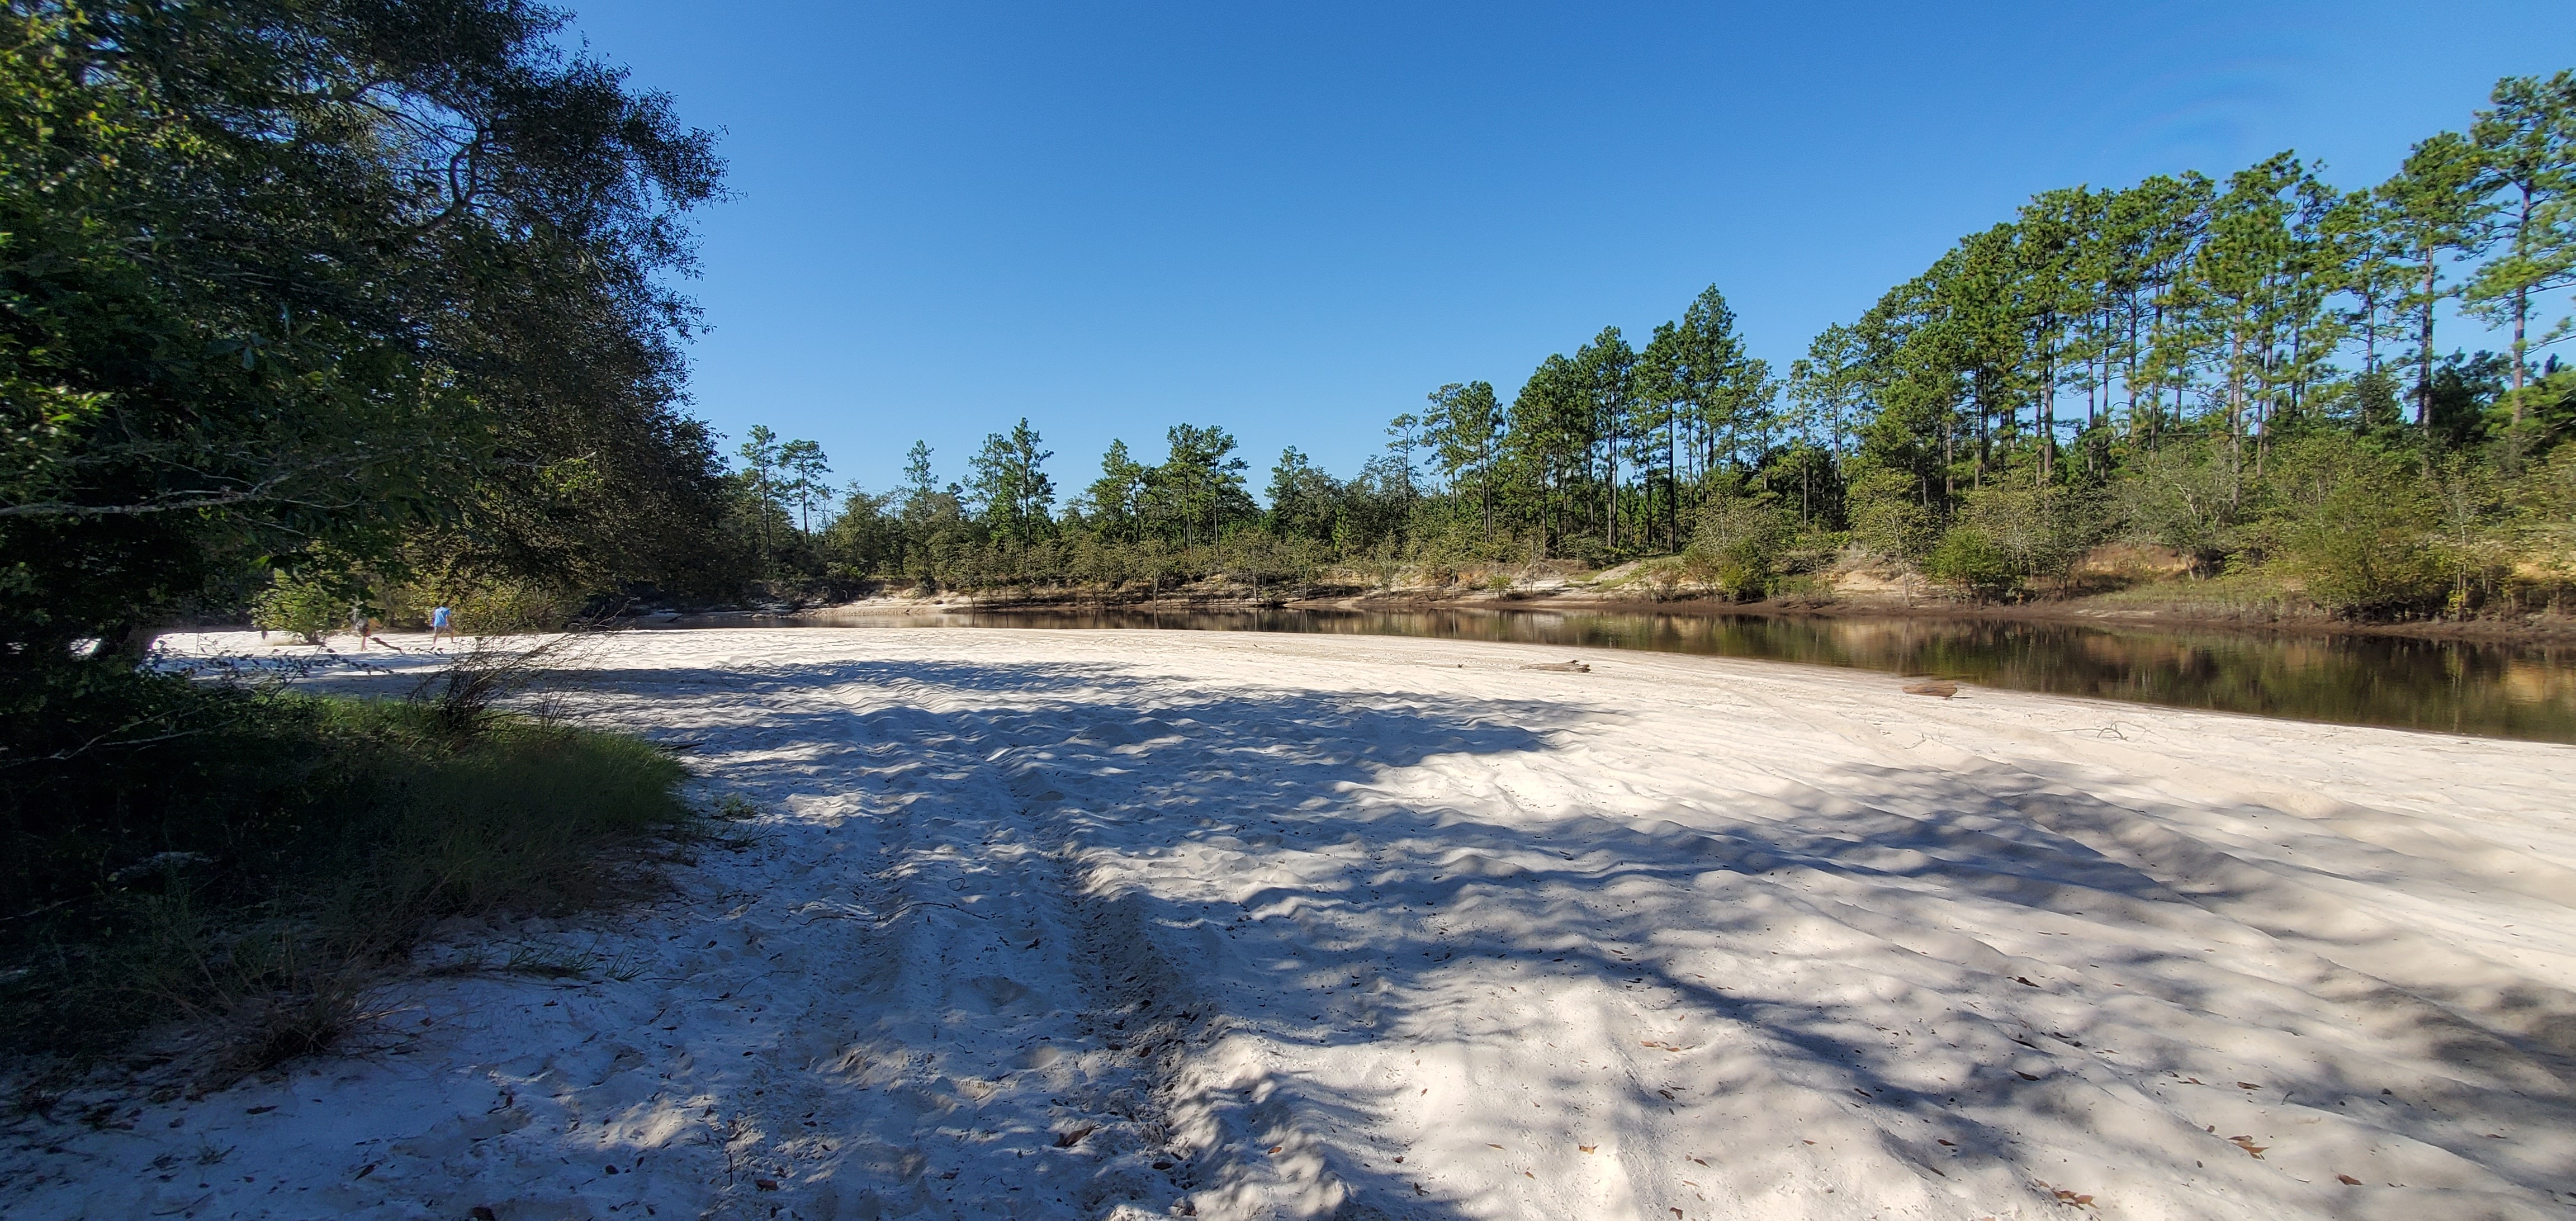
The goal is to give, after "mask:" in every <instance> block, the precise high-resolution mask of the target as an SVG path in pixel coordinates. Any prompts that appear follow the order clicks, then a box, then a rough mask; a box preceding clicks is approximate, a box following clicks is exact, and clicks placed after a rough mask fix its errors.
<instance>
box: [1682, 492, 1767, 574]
mask: <svg viewBox="0 0 2576 1221" xmlns="http://www.w3.org/2000/svg"><path fill="white" fill-rule="evenodd" d="M1790 525H1791V523H1790V522H1789V520H1788V518H1787V516H1786V515H1784V514H1783V513H1781V511H1780V510H1779V509H1778V508H1777V507H1776V506H1774V505H1772V504H1771V503H1770V502H1769V501H1768V500H1767V499H1762V498H1757V497H1750V496H1729V497H1722V498H1719V499H1716V500H1712V501H1710V502H1709V503H1708V506H1707V507H1706V508H1704V509H1702V510H1701V511H1700V519H1699V528H1698V529H1697V530H1696V531H1695V532H1693V534H1692V535H1691V542H1690V547H1689V549H1688V550H1687V551H1686V552H1685V553H1684V556H1685V561H1686V563H1687V564H1688V565H1689V567H1690V569H1691V570H1692V571H1693V572H1694V573H1696V574H1699V575H1701V576H1703V577H1704V578H1705V579H1707V581H1708V582H1709V583H1710V584H1712V585H1715V586H1716V587H1718V588H1719V589H1720V590H1723V591H1725V593H1726V594H1727V596H1729V597H1732V598H1739V599H1742V598H1758V597H1760V596H1762V595H1763V594H1765V593H1767V592H1769V590H1770V587H1771V579H1772V577H1774V576H1775V575H1777V573H1776V571H1775V570H1776V567H1777V565H1778V563H1779V559H1780V553H1781V551H1782V550H1783V549H1785V548H1786V547H1787V545H1788V541H1789V534H1790Z"/></svg>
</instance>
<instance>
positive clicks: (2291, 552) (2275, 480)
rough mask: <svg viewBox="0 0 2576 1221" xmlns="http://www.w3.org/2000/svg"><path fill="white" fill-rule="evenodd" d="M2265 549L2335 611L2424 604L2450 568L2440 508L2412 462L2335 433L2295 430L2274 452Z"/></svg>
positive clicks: (2434, 598) (2435, 596)
mask: <svg viewBox="0 0 2576 1221" xmlns="http://www.w3.org/2000/svg"><path fill="white" fill-rule="evenodd" d="M2273 461H2274V464H2275V471H2274V473H2273V476H2272V478H2271V480H2270V482H2271V484H2272V487H2273V489H2274V492H2273V499H2272V503H2271V504H2270V505H2269V512H2268V513H2267V514H2266V519H2265V520H2264V521H2263V522H2262V523H2261V527H2262V529H2261V532H2260V533H2261V536H2262V537H2265V538H2267V539H2269V541H2270V547H2269V549H2268V550H2269V554H2268V555H2267V556H2266V557H2265V558H2266V559H2267V561H2268V562H2269V563H2271V564H2273V565H2274V566H2276V567H2278V568H2281V569H2285V570H2287V572H2288V573H2289V574H2290V575H2292V576H2294V577H2296V578H2297V579H2298V580H2299V582H2300V583H2301V585H2302V586H2303V587H2304V588H2305V590H2306V592H2307V595H2308V597H2309V599H2310V600H2312V601H2314V602H2315V603H2316V604H2317V605H2319V606H2322V607H2325V608H2326V609H2328V610H2331V611H2335V612H2337V613H2339V614H2365V613H2368V614H2385V613H2391V612H2407V611H2420V610H2428V609H2431V608H2432V607H2434V606H2437V605H2439V604H2440V602H2441V597H2442V590H2443V587H2444V585H2445V584H2446V578H2447V576H2448V574H2447V572H2446V571H2445V565H2444V562H2443V561H2444V556H2443V555H2442V552H2441V548H2440V546H2439V539H2438V536H2437V535H2436V533H2435V530H2436V529H2437V527H2438V524H2439V522H2440V521H2441V517H2442V515H2441V513H2440V512H2439V511H2438V505H2437V504H2436V503H2435V499H2434V496H2433V495H2432V490H2431V489H2430V488H2429V487H2427V486H2426V482H2425V478H2424V476H2423V473H2422V470H2421V467H2420V465H2418V464H2417V463H2414V462H2410V461H2408V460H2407V458H2406V457H2405V456H2403V455H2398V454H2389V453H2382V452H2379V451H2377V450H2374V449H2372V448H2370V447H2368V446H2365V445H2363V444H2360V443H2358V442H2356V441H2354V440H2352V439H2350V438H2345V437H2340V436H2332V435H2327V436H2317V437H2309V438H2302V439H2300V440H2299V441H2298V442H2297V443H2295V444H2290V445H2284V446H2282V447H2281V448H2280V449H2279V450H2277V451H2276V452H2275V453H2274V455H2273Z"/></svg>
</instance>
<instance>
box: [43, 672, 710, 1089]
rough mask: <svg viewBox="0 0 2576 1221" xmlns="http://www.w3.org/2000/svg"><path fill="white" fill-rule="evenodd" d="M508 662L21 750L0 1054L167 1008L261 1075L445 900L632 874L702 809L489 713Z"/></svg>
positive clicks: (518, 720)
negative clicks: (109, 739) (25, 755)
mask: <svg viewBox="0 0 2576 1221" xmlns="http://www.w3.org/2000/svg"><path fill="white" fill-rule="evenodd" d="M506 678H507V676H504V681H492V680H488V679H485V678H481V677H478V678H477V680H476V681H475V682H472V683H469V684H459V685H457V691H458V693H459V694H460V695H461V696H462V697H463V698H460V699H455V700H442V699H439V698H436V695H437V694H441V693H433V695H432V697H431V698H424V699H417V700H414V701H410V702H377V701H357V700H337V699H318V698H313V697H307V696H300V695H292V694H286V693H283V692H278V691H247V692H245V691H216V692H204V691H184V690H182V691H177V692H171V691H166V690H165V691H161V692H158V693H147V694H157V695H158V696H160V697H162V698H163V700H164V702H165V703H167V704H169V705H170V706H171V708H172V709H173V711H171V712H170V714H169V715H168V716H165V717H163V718H162V722H163V723H166V724H171V725H178V726H181V727H182V728H181V729H180V730H178V731H175V732H173V733H170V734H167V735H164V736H160V737H158V738H157V740H156V741H154V742H151V743H147V744H144V745H143V746H142V747H141V748H126V749H120V750H109V751H98V752H90V753H83V752H77V751H76V752H72V753H70V754H65V755H64V756H63V757H62V758H61V759H58V760H52V761H51V762H50V763H49V762H48V761H47V760H46V759H45V758H44V757H41V756H39V757H34V758H31V759H30V760H29V762H28V764H27V765H25V766H22V767H21V768H20V769H19V776H18V777H11V778H10V779H20V778H23V779H25V780H27V781H29V782H31V783H29V784H28V785H27V786H25V787H20V788H15V789H13V790H12V791H10V792H9V793H8V794H7V795H6V796H0V865H5V867H6V873H7V876H10V877H14V878H17V879H23V880H28V881H31V882H37V883H39V885H35V886H30V887H27V888H25V889H24V890H22V893H23V894H25V895H26V897H27V899H28V900H29V901H28V902H27V904H26V910H24V911H17V912H5V913H0V1049H6V1050H12V1051H19V1052H36V1053H48V1054H53V1055H58V1056H67V1057H71V1058H73V1059H75V1060H76V1059H79V1058H83V1057H90V1056H95V1055H98V1054H101V1053H104V1052H108V1051H112V1050H114V1049H116V1048H117V1047H118V1046H120V1045H121V1044H123V1043H124V1042H126V1041H127V1040H129V1039H130V1038H131V1037H132V1036H133V1035H135V1034H136V1033H138V1032H140V1031H143V1030H145V1029H147V1028H151V1027H154V1026H159V1025H162V1024H165V1023H168V1022H171V1021H173V1020H181V1021H184V1022H185V1023H186V1024H187V1025H189V1026H190V1027H192V1028H194V1029H195V1030H197V1031H198V1032H199V1033H200V1034H202V1035H203V1036H204V1037H205V1038H206V1039H207V1040H209V1041H210V1042H211V1044H212V1045H213V1047H214V1049H215V1055H214V1059H215V1061H216V1062H217V1063H218V1064H219V1065H221V1066H223V1067H227V1068H232V1069H241V1070H248V1069H259V1068H265V1067H268V1066H271V1065H274V1064H278V1063H282V1062H284V1061H286V1060H290V1059H293V1058H296V1057H298V1056H302V1055H308V1054H311V1053H313V1052H316V1051H320V1050H323V1049H324V1048H327V1047H329V1046H331V1045H332V1044H333V1043H334V1042H336V1041H338V1040H339V1039H341V1038H342V1037H344V1036H345V1035H346V1034H347V1033H348V1032H349V1031H351V1030H352V1029H354V1028H356V1027H358V1026H359V1025H361V1024H363V1023H364V1022H365V1021H366V1020H367V1018H368V1016H369V1015H368V1013H367V1002H368V997H369V996H370V995H371V994H372V993H373V991H374V987H375V984H376V983H377V982H378V981H379V980H380V979H381V974H382V971H383V969H384V967H385V966H386V965H387V964H389V963H393V962H396V961H399V960H400V959H401V958H402V957H403V956H404V955H405V954H406V953H407V952H408V951H409V950H410V949H411V947H412V946H413V945H414V944H415V943H416V942H417V941H418V939H419V938H420V937H421V936H422V935H423V934H424V933H425V932H426V931H427V930H428V929H429V928H430V927H431V926H433V925H434V924H436V923H437V922H438V921H440V920H442V919H445V918H448V917H451V916H459V915H463V916H476V915H485V914H490V913H494V912H501V911H511V912H524V913H529V914H547V915H558V914H563V913H567V912H571V911H574V910H578V909H581V908H585V907H591V906H595V905H598V904H602V903H606V902H611V901H614V900H617V899H620V898H623V897H625V896H627V895H630V894H634V893H637V891H638V890H639V889H640V888H641V887H643V886H645V885H647V884H648V883H647V882H646V880H645V878H646V875H645V873H644V872H643V862H642V860H641V854H640V853H638V852H635V851H632V850H633V849H637V848H641V847H642V846H643V845H645V844H647V843H649V842H651V841H652V840H654V839H656V838H658V837H664V836H670V835H673V834H678V833H684V832H686V831H687V829H688V828H689V826H690V824H691V823H692V822H693V821H695V820H696V819H697V818H698V815H696V814H695V813H693V812H692V811H691V810H690V809H689V808H688V806H687V805H686V804H685V803H684V802H683V801H682V800H681V799H680V797H679V795H678V790H679V786H680V784H681V782H682V781H683V780H684V779H685V778H686V773H685V771H684V770H683V769H682V768H681V766H680V765H679V763H678V762H677V761H676V760H674V759H672V758H671V757H670V756H669V755H668V754H665V753H663V752H661V751H658V750H655V749H654V748H653V747H651V746H649V745H647V744H645V743H643V742H640V741H637V740H635V739H632V738H627V737H622V736H618V735H614V734H606V733H599V732H595V731H590V730H584V729H579V728H573V727H568V726H564V725H559V724H552V723H548V722H546V721H543V720H539V719H534V718H530V717H526V716H521V715H514V714H511V713H507V712H500V711H496V710H494V709H493V708H492V707H491V706H490V695H491V693H492V691H493V690H494V689H495V687H496V686H506V685H507V683H506ZM145 681H153V680H145ZM189 705H193V706H189ZM58 753H60V752H58ZM154 779H157V780H158V782H159V783H158V785H157V786H156V785H154V784H152V783H150V781H152V780H154ZM0 787H5V786H0ZM530 965H531V967H532V966H533V965H534V964H533V963H532V964H530ZM553 965H554V966H560V965H561V964H553Z"/></svg>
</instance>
